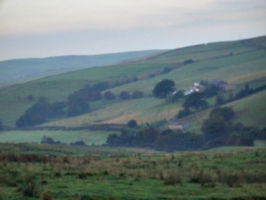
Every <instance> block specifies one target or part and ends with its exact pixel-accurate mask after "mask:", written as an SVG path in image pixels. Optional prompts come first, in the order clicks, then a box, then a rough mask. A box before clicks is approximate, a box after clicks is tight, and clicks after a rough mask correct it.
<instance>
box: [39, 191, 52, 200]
mask: <svg viewBox="0 0 266 200" xmlns="http://www.w3.org/2000/svg"><path fill="white" fill-rule="evenodd" d="M41 199H42V200H52V196H51V194H50V193H49V192H47V191H43V193H42V198H41Z"/></svg>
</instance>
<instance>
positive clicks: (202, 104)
mask: <svg viewBox="0 0 266 200" xmlns="http://www.w3.org/2000/svg"><path fill="white" fill-rule="evenodd" d="M183 107H184V108H185V109H188V108H195V109H200V108H201V109H205V108H208V107H209V104H208V102H206V101H205V100H204V94H203V93H202V92H195V93H192V94H190V95H188V96H187V97H186V99H185V102H184V103H183Z"/></svg>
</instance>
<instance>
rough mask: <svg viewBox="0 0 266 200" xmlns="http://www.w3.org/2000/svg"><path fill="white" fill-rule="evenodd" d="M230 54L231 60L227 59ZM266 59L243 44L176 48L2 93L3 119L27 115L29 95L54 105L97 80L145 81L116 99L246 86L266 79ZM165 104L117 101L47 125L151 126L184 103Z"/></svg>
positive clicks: (0, 112)
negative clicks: (205, 86)
mask: <svg viewBox="0 0 266 200" xmlns="http://www.w3.org/2000/svg"><path fill="white" fill-rule="evenodd" d="M253 40H254V42H255V43H259V42H260V41H261V43H262V45H264V40H265V39H264V37H261V38H255V39H253ZM253 40H252V41H253ZM231 52H233V56H229V55H230V53H231ZM265 54H266V52H265V50H264V49H253V47H252V46H247V45H245V44H243V42H241V41H235V42H222V43H212V44H208V45H198V46H192V47H187V48H182V49H176V50H172V51H168V52H165V53H162V54H159V55H157V56H155V57H150V58H147V59H143V60H138V61H134V62H128V63H123V64H119V65H114V66H107V67H97V68H91V69H86V70H79V71H75V72H71V73H65V74H61V75H57V76H50V77H46V78H43V79H39V80H35V81H31V82H27V83H24V84H17V85H13V86H11V87H6V88H2V89H1V90H0V118H1V120H2V122H3V124H4V125H8V126H14V125H15V121H16V120H17V119H18V118H19V116H21V115H22V114H23V111H24V110H25V109H27V108H28V107H29V106H30V105H31V104H32V103H31V102H28V101H27V100H26V98H27V96H28V95H30V94H31V95H33V96H34V97H39V96H46V97H47V98H48V99H50V100H51V101H52V102H54V101H62V100H66V98H67V96H68V94H70V93H72V92H73V91H76V90H78V89H80V88H81V87H82V86H83V85H84V84H90V83H95V82H98V81H109V82H115V81H117V80H125V79H127V78H133V77H138V78H140V79H141V80H140V81H138V82H133V83H130V84H126V85H122V86H119V87H116V88H112V89H111V91H112V92H113V93H114V94H115V95H116V96H117V97H118V95H119V93H120V92H121V91H123V90H126V91H129V92H131V93H133V92H134V91H135V90H140V91H143V92H144V93H145V95H146V96H149V95H151V93H152V90H153V88H154V86H155V84H156V83H158V82H159V81H161V80H163V79H172V80H174V81H175V83H176V88H177V89H188V88H189V87H190V86H191V84H192V83H194V82H199V81H200V80H213V79H223V80H226V81H228V82H229V83H233V84H237V85H238V84H244V83H246V82H249V81H252V80H255V79H259V78H263V77H266V71H265V63H266V59H265ZM187 59H193V60H194V63H193V64H190V65H186V66H181V67H179V68H175V69H174V70H172V71H171V72H170V73H167V74H160V75H159V76H155V77H153V78H147V77H148V76H149V75H151V74H154V73H157V74H158V72H162V71H163V69H164V68H165V67H175V66H180V63H181V64H182V63H183V62H184V60H187ZM163 102H164V100H158V99H152V98H144V99H139V100H130V101H127V102H126V101H119V100H116V101H111V102H105V103H103V104H101V103H99V104H97V106H96V107H94V105H93V104H92V108H93V112H91V113H89V114H87V115H82V116H80V117H74V118H68V119H65V120H58V121H54V122H51V123H49V125H50V124H51V125H52V124H53V125H54V124H62V123H63V121H66V122H67V124H68V125H69V126H80V125H82V124H84V123H89V124H90V123H101V122H116V123H126V122H127V121H129V120H130V119H133V118H136V119H138V120H139V121H140V123H151V122H155V121H160V120H164V119H170V118H172V117H173V116H174V115H175V114H177V112H178V110H179V109H180V104H177V105H175V106H174V105H170V106H169V105H165V106H162V104H163ZM101 105H102V106H101ZM260 114H261V117H260V118H261V119H264V116H265V115H264V114H263V113H262V112H260ZM246 117H247V116H246ZM259 121H262V120H259ZM255 125H257V124H256V123H255Z"/></svg>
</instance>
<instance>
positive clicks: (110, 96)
mask: <svg viewBox="0 0 266 200" xmlns="http://www.w3.org/2000/svg"><path fill="white" fill-rule="evenodd" d="M103 96H104V98H105V99H106V100H114V99H115V95H114V94H113V93H112V92H111V91H106V92H105V93H104V95H103Z"/></svg>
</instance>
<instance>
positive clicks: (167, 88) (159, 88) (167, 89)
mask: <svg viewBox="0 0 266 200" xmlns="http://www.w3.org/2000/svg"><path fill="white" fill-rule="evenodd" d="M173 91H175V83H174V81H172V80H169V79H164V80H162V81H161V82H159V83H157V84H156V85H155V87H154V89H153V91H152V94H153V95H154V96H155V97H157V98H162V99H163V98H165V99H166V97H167V96H168V95H169V94H170V93H171V92H173Z"/></svg>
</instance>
